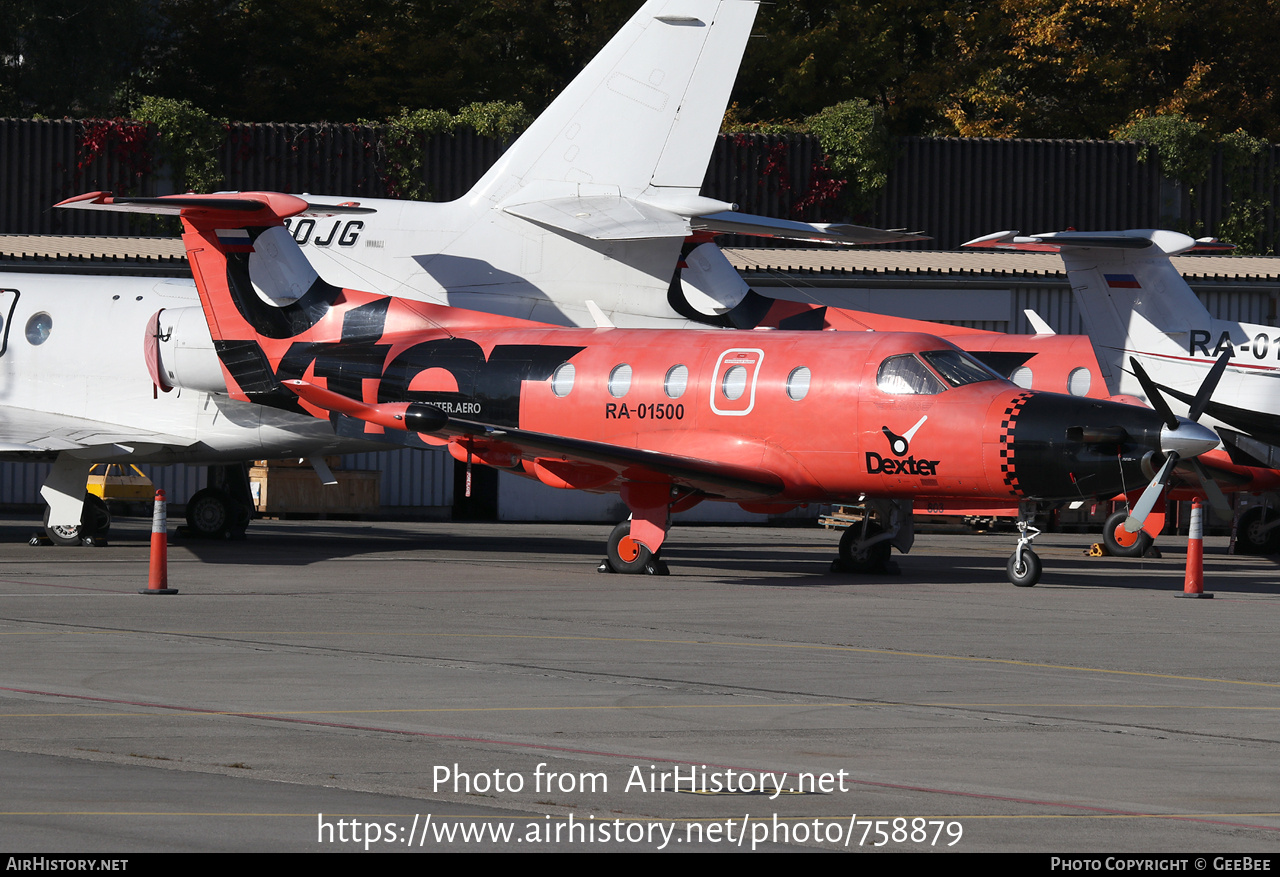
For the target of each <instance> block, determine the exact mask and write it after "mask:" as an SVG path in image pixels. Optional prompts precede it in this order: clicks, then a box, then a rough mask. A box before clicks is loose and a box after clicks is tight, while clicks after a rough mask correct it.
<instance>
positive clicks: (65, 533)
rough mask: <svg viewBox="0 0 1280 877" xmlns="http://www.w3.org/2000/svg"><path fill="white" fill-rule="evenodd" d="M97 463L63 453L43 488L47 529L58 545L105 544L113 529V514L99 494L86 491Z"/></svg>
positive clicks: (50, 537) (47, 532) (41, 492)
mask: <svg viewBox="0 0 1280 877" xmlns="http://www.w3.org/2000/svg"><path fill="white" fill-rule="evenodd" d="M92 466H93V462H92V461H90V460H81V459H80V458H78V457H73V456H71V455H70V454H65V453H63V454H59V455H58V459H57V460H55V461H54V464H53V469H52V470H51V471H50V472H49V477H48V478H46V479H45V481H44V484H43V485H42V486H41V488H40V496H42V497H43V498H44V501H45V503H46V504H47V508H46V509H45V512H44V532H45V535H46V536H48V537H49V541H50V542H52V543H53V544H54V545H101V544H103V543H105V541H106V538H107V531H108V530H110V529H111V513H110V512H109V511H107V504H106V503H105V502H103V501H102V500H101V499H100V498H99V497H96V496H93V495H92V494H89V493H85V489H84V485H85V482H86V481H87V480H88V478H89V469H90V468H92Z"/></svg>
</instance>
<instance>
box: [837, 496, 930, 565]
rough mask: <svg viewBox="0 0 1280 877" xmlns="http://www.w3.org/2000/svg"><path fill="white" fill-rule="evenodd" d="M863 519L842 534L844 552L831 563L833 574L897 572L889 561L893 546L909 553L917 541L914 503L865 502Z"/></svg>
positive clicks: (867, 500) (871, 500) (840, 550)
mask: <svg viewBox="0 0 1280 877" xmlns="http://www.w3.org/2000/svg"><path fill="white" fill-rule="evenodd" d="M862 502H863V505H862V518H861V520H857V521H854V522H853V523H851V524H850V525H849V526H848V527H846V528H845V530H844V532H843V533H841V534H840V549H839V554H838V555H837V557H836V559H835V560H833V561H831V571H832V572H833V573H854V574H874V573H886V572H896V569H895V568H894V567H893V566H892V562H891V561H890V560H889V555H890V553H891V552H892V550H893V546H895V545H896V546H897V547H898V550H899V551H901V552H902V553H903V554H906V553H907V552H908V551H910V550H911V546H912V544H914V542H915V521H914V519H913V518H912V517H911V502H910V501H909V500H908V501H905V502H904V501H902V500H888V499H864V500H862Z"/></svg>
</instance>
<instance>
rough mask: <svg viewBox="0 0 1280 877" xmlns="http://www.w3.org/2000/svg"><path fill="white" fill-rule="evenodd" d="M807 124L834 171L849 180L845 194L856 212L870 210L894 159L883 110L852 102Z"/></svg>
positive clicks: (860, 101) (822, 113)
mask: <svg viewBox="0 0 1280 877" xmlns="http://www.w3.org/2000/svg"><path fill="white" fill-rule="evenodd" d="M808 124H809V130H810V131H812V132H813V134H814V135H815V136H816V137H817V138H818V142H820V143H821V144H822V149H823V151H825V152H826V153H827V163H828V165H829V166H830V168H831V170H832V171H833V172H834V173H835V174H836V175H837V176H839V177H842V178H843V179H844V180H846V181H847V184H848V185H847V187H846V188H845V191H844V195H845V198H846V199H847V202H848V204H849V206H850V207H851V208H852V210H853V212H855V213H856V212H858V211H861V210H866V209H868V208H869V207H871V205H872V203H874V201H875V198H876V196H877V195H879V194H880V191H881V190H882V189H883V188H884V187H885V184H886V183H887V182H888V179H889V178H888V174H889V165H890V163H891V161H892V158H893V153H892V150H891V149H890V145H889V132H888V130H887V129H886V128H885V126H884V121H883V120H882V118H881V113H880V111H879V110H878V109H876V108H874V107H872V106H871V105H870V104H869V103H867V102H866V101H865V100H861V99H858V100H849V101H844V102H843V103H838V104H836V105H835V106H832V107H827V108H826V109H825V110H822V111H821V112H819V113H816V114H814V115H812V116H810V117H809V119H808Z"/></svg>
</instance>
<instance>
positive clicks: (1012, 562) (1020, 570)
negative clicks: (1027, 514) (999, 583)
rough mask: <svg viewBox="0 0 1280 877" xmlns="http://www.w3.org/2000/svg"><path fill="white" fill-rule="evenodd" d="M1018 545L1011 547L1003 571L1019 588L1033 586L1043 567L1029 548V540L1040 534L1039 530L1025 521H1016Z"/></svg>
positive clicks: (1038, 578) (1038, 579)
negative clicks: (1011, 551)
mask: <svg viewBox="0 0 1280 877" xmlns="http://www.w3.org/2000/svg"><path fill="white" fill-rule="evenodd" d="M1018 532H1019V533H1020V534H1021V535H1019V537H1018V546H1017V547H1016V548H1014V549H1013V554H1012V555H1011V556H1010V557H1009V562H1008V563H1006V564H1005V565H1004V571H1005V573H1006V574H1007V575H1008V576H1009V581H1010V582H1011V583H1013V584H1014V585H1015V586H1017V587H1019V588H1032V587H1035V584H1036V582H1038V581H1040V573H1041V571H1042V570H1043V569H1044V567H1043V565H1042V564H1041V563H1040V558H1039V557H1038V556H1037V555H1036V553H1035V552H1034V551H1032V550H1031V540H1032V539H1034V538H1036V537H1037V536H1039V535H1040V531H1039V530H1037V529H1036V528H1035V527H1032V526H1031V525H1029V524H1028V523H1027V522H1026V521H1018Z"/></svg>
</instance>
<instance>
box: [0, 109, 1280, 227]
mask: <svg viewBox="0 0 1280 877" xmlns="http://www.w3.org/2000/svg"><path fill="white" fill-rule="evenodd" d="M104 125H106V126H108V127H109V126H112V125H114V126H115V129H113V131H112V132H109V133H110V134H111V136H103V133H102V132H103V130H104V129H103V126H104ZM122 130H123V129H121V127H120V123H118V122H116V123H103V122H100V121H95V120H87V121H81V122H76V121H70V120H56V121H47V120H28V119H0V233H9V234H50V233H68V234H139V233H148V228H149V227H151V226H148V224H147V222H148V221H147V220H146V219H142V218H139V217H136V216H128V215H124V216H121V215H111V214H95V213H83V212H67V211H53V210H51V209H50V207H51V205H52V204H54V203H55V202H57V201H59V200H61V199H63V198H66V197H68V196H70V195H73V194H77V193H79V192H85V191H92V190H95V189H108V190H112V191H121V192H130V193H134V194H144V195H148V194H163V193H166V192H169V191H172V185H171V183H170V182H169V177H168V171H167V168H166V167H165V166H164V165H163V163H161V162H160V161H159V159H158V158H156V157H155V143H154V138H147V137H143V138H141V139H139V136H138V131H140V130H141V131H143V132H144V133H145V129H137V128H134V129H131V130H132V134H131V135H130V136H132V137H133V139H132V140H129V139H128V137H126V136H124V134H122V133H121V132H122ZM124 133H128V132H124ZM381 138H382V131H381V130H380V129H378V128H371V127H367V126H360V125H339V124H319V125H285V124H241V123H237V124H234V125H230V126H228V129H227V141H226V143H225V145H224V147H223V149H222V155H221V156H220V157H221V160H222V166H223V170H224V173H225V183H224V185H225V187H226V188H228V189H267V190H277V191H284V192H295V193H300V192H311V193H314V194H325V195H349V196H352V197H357V198H358V197H385V196H386V195H387V191H388V186H387V182H388V181H387V179H386V176H385V175H386V166H387V164H388V163H389V162H391V161H393V160H394V159H393V157H392V156H390V155H388V153H387V150H386V149H385V147H384V145H383V143H382V139H381ZM505 147H506V144H504V143H501V142H499V141H495V140H492V139H490V138H487V137H480V136H479V135H477V134H475V133H474V132H472V131H461V132H457V133H454V134H441V135H436V136H433V137H431V138H428V139H427V140H426V141H425V142H424V143H423V145H422V147H421V148H422V154H423V161H422V167H421V174H422V181H423V183H424V184H425V186H426V190H427V195H428V197H429V198H431V199H432V200H436V201H449V200H453V199H455V198H460V197H462V196H463V195H465V194H466V192H467V190H468V189H470V188H471V186H472V185H474V184H475V182H476V181H477V180H478V179H479V178H480V177H481V176H482V175H483V174H484V172H485V171H486V170H487V169H488V168H489V167H490V166H491V165H492V164H493V163H494V162H495V161H496V160H497V159H498V157H499V156H500V155H501V154H502V152H503V150H504V149H505ZM1142 149H1143V147H1142V146H1140V145H1139V144H1135V143H1116V142H1110V141H1083V140H987V139H977V138H972V139H970V138H924V137H909V138H903V139H901V140H899V141H897V156H896V159H895V161H894V164H893V166H892V169H891V171H890V173H889V177H888V184H887V186H886V188H885V190H884V192H883V193H881V195H880V197H879V198H878V199H877V202H876V205H875V207H874V209H872V210H868V211H866V212H864V213H860V214H856V215H852V216H849V215H846V212H847V208H846V207H845V206H843V205H845V204H846V203H847V202H846V201H844V200H843V199H840V198H835V197H832V194H833V193H832V188H833V187H832V185H831V177H830V173H829V171H827V170H826V168H825V165H824V156H823V153H822V149H821V146H820V145H819V144H818V142H817V140H816V139H815V138H813V137H809V136H805V135H788V136H780V135H762V134H729V135H722V136H721V137H720V138H719V140H718V141H717V143H716V146H715V149H714V151H713V153H712V156H711V161H710V163H709V165H708V168H707V174H706V178H705V181H704V183H703V194H705V195H707V196H709V197H712V198H718V199H721V200H724V201H733V202H736V203H738V204H739V205H740V206H741V208H742V210H743V211H745V212H747V213H756V214H762V215H766V216H779V217H784V218H790V219H804V220H809V221H837V220H852V221H854V222H858V223H862V224H866V225H873V226H879V227H884V228H908V229H911V230H913V231H923V232H925V233H927V234H929V235H932V236H933V241H932V242H931V243H930V244H928V245H927V246H928V247H929V248H932V249H951V248H954V247H956V246H958V245H959V244H960V243H962V242H963V241H965V240H967V239H969V238H972V237H977V236H978V235H981V234H986V233H989V232H993V231H1001V230H1004V229H1020V230H1022V231H1025V232H1037V231H1048V230H1058V229H1063V228H1080V229H1111V228H1151V227H1166V228H1169V227H1171V228H1179V229H1182V230H1187V231H1192V232H1194V233H1197V234H1214V233H1217V230H1218V227H1219V225H1220V224H1221V223H1222V222H1223V220H1225V219H1226V218H1227V217H1228V216H1229V215H1230V213H1231V211H1232V210H1233V208H1232V206H1231V199H1232V197H1233V196H1236V197H1239V193H1233V192H1231V191H1230V189H1229V187H1228V175H1227V174H1226V173H1224V170H1223V168H1222V166H1221V165H1222V162H1221V158H1220V157H1219V158H1216V159H1215V161H1214V165H1213V167H1212V169H1211V173H1210V176H1209V178H1208V179H1207V180H1206V181H1205V182H1204V183H1202V184H1201V185H1200V186H1198V187H1197V192H1196V197H1195V198H1194V199H1193V198H1191V196H1190V193H1189V192H1188V191H1187V190H1186V188H1185V187H1183V186H1178V185H1176V184H1174V183H1171V182H1170V181H1168V180H1164V179H1162V178H1161V176H1160V174H1159V172H1158V170H1157V168H1156V165H1155V164H1154V163H1152V162H1145V163H1144V162H1141V161H1139V157H1140V155H1141V152H1142ZM1278 149H1280V147H1272V148H1271V149H1270V150H1269V151H1268V154H1267V155H1266V156H1265V158H1264V160H1263V161H1261V162H1259V163H1258V166H1257V167H1256V168H1253V169H1252V176H1253V184H1252V186H1251V190H1252V191H1253V192H1257V193H1262V194H1263V195H1264V198H1263V199H1262V201H1263V202H1264V203H1263V206H1262V207H1260V208H1259V209H1260V210H1261V214H1260V216H1259V217H1258V218H1257V219H1256V221H1255V222H1254V223H1253V225H1252V226H1250V227H1248V233H1249V234H1251V235H1256V237H1257V242H1256V244H1255V245H1256V246H1259V247H1260V248H1261V249H1263V250H1265V249H1267V248H1274V247H1275V246H1276V235H1277V232H1278V230H1280V229H1278V227H1277V220H1276V215H1275V213H1276V211H1275V208H1274V206H1273V205H1274V202H1275V199H1276V197H1277V195H1280V191H1277V181H1276V176H1277V167H1278V166H1280V155H1277V150H1278ZM1242 233H1243V232H1242ZM728 243H730V244H737V245H742V244H757V245H758V244H759V243H760V241H759V239H749V238H742V239H735V240H732V241H729V242H728Z"/></svg>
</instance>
